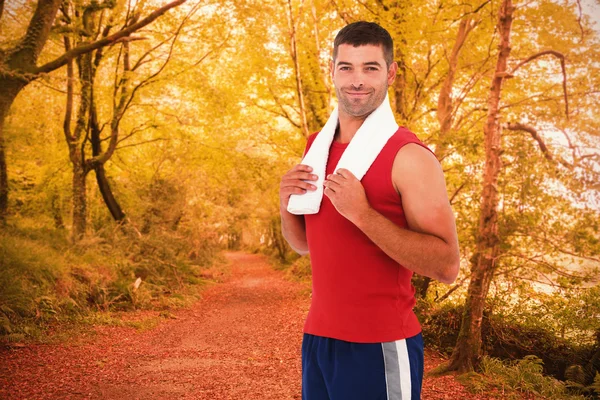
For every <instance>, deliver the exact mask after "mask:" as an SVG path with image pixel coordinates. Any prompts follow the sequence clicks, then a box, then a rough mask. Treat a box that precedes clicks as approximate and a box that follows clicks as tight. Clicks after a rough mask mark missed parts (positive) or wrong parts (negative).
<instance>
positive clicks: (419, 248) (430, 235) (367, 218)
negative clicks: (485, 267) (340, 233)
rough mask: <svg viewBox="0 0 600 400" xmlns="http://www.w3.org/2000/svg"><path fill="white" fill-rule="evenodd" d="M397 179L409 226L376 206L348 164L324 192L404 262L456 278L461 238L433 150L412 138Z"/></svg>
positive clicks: (398, 160)
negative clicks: (412, 140) (417, 143)
mask: <svg viewBox="0 0 600 400" xmlns="http://www.w3.org/2000/svg"><path fill="white" fill-rule="evenodd" d="M338 175H340V176H338ZM392 179H393V182H394V185H395V186H396V188H397V190H398V191H399V193H400V194H401V197H402V207H403V209H404V214H405V216H406V220H407V222H408V228H409V229H403V228H401V227H399V226H398V225H396V224H394V223H393V222H392V221H390V220H389V219H387V218H386V217H384V216H383V215H381V214H380V213H379V212H377V211H376V210H374V209H373V208H371V206H370V205H369V204H368V201H367V199H366V196H365V194H364V189H363V188H362V185H361V184H360V182H359V181H358V180H357V179H356V178H355V177H354V176H353V175H352V174H351V173H350V172H349V171H347V170H340V171H337V174H336V175H331V176H330V177H328V181H327V182H326V186H327V189H326V191H325V194H326V195H328V196H329V197H330V198H332V202H333V203H334V205H335V206H336V208H337V209H338V211H339V212H340V213H341V214H342V215H344V216H345V217H346V218H348V219H349V220H350V221H352V222H353V223H354V224H355V225H356V226H357V227H358V228H360V229H361V230H362V231H363V232H364V233H365V234H366V235H367V236H368V237H369V239H371V240H372V241H373V242H374V243H375V244H376V245H377V246H379V248H381V249H382V250H383V251H384V252H385V253H386V254H387V255H388V256H390V257H391V258H392V259H394V260H396V261H397V262H398V263H399V264H401V265H402V266H404V267H405V268H408V269H410V270H412V271H414V272H416V273H418V274H420V275H423V276H428V277H431V278H433V279H436V280H439V281H440V282H443V283H452V282H453V281H454V280H455V279H456V276H457V274H458V269H459V252H458V239H457V235H456V225H455V221H454V214H453V213H452V209H451V207H450V204H449V202H448V197H447V196H448V195H447V193H446V184H445V181H444V175H443V172H442V169H441V166H440V165H439V163H438V161H437V160H436V159H435V157H434V156H433V154H431V153H430V152H429V151H428V150H426V149H424V148H422V147H421V146H419V145H416V144H408V145H406V146H404V147H403V148H402V149H401V150H400V151H399V152H398V154H397V156H396V159H395V161H394V166H393V170H392Z"/></svg>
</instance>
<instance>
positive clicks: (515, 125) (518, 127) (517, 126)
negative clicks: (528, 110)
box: [504, 122, 573, 169]
mask: <svg viewBox="0 0 600 400" xmlns="http://www.w3.org/2000/svg"><path fill="white" fill-rule="evenodd" d="M504 127H505V128H506V129H508V130H511V131H523V132H527V133H529V134H530V135H531V137H532V138H533V139H534V140H535V141H536V142H538V145H539V147H540V150H541V151H542V153H544V157H546V159H547V160H548V161H550V162H552V163H554V162H555V160H554V157H552V154H550V150H548V146H546V143H545V142H544V140H543V139H542V137H541V136H540V135H539V133H538V131H537V129H535V128H534V127H533V126H531V125H526V124H522V123H520V122H509V123H508V124H506V125H505V126H504ZM558 161H559V162H560V163H561V164H562V165H564V166H565V167H567V168H568V169H573V164H570V163H568V162H567V161H565V160H564V159H562V158H560V159H559V160H558Z"/></svg>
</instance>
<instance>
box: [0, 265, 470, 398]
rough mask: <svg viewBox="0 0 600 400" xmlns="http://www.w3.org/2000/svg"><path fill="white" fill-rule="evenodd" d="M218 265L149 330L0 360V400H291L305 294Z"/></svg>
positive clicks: (457, 392) (441, 384)
mask: <svg viewBox="0 0 600 400" xmlns="http://www.w3.org/2000/svg"><path fill="white" fill-rule="evenodd" d="M227 258H228V259H229V260H230V261H231V274H230V276H229V278H227V279H226V280H225V282H223V283H221V284H217V285H215V286H213V287H211V288H209V289H207V290H206V291H205V292H204V294H203V298H202V300H200V301H199V302H197V303H196V304H195V305H194V306H192V307H191V308H189V309H185V310H180V311H177V312H176V313H175V317H176V318H174V319H170V320H166V321H164V322H161V323H160V324H159V325H158V326H157V327H156V328H154V329H151V330H147V331H141V332H140V331H137V330H135V329H133V328H124V327H107V326H99V327H96V328H95V330H96V332H97V334H96V335H94V337H93V339H89V340H79V341H78V342H77V343H74V344H73V343H71V344H61V345H28V346H27V347H25V348H17V349H2V350H0V399H83V398H85V399H128V400H132V399H207V400H208V399H210V400H221V399H245V400H253V399H255V400H259V399H260V400H268V399H277V400H284V399H300V344H301V340H302V333H301V332H302V324H303V321H304V318H305V316H306V312H307V311H308V306H309V302H310V299H309V295H308V293H307V291H306V290H305V289H304V288H303V287H302V285H300V284H297V283H293V282H289V281H287V280H285V279H284V278H283V277H282V275H281V273H280V272H277V271H274V270H273V269H272V268H271V267H270V266H269V265H268V264H267V262H266V261H265V259H264V258H262V257H260V256H257V255H249V254H243V253H228V254H227ZM437 363H439V360H437V359H434V358H431V357H428V360H427V361H426V364H427V368H426V369H430V368H432V367H433V366H434V365H437ZM475 398H476V397H474V396H473V397H472V395H469V394H467V393H465V391H464V389H463V388H462V387H461V386H460V385H458V384H457V383H456V381H455V380H454V378H453V377H450V376H448V377H442V378H428V379H427V380H426V381H425V383H424V393H423V399H424V400H425V399H429V400H438V399H475Z"/></svg>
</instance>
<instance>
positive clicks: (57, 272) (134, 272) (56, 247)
mask: <svg viewBox="0 0 600 400" xmlns="http://www.w3.org/2000/svg"><path fill="white" fill-rule="evenodd" d="M188 254H190V251H189V244H188V243H187V242H186V241H185V240H182V239H181V237H178V236H175V235H174V234H172V233H166V234H162V235H158V234H155V235H154V236H152V235H147V236H145V237H138V236H137V235H134V236H127V235H126V234H125V233H122V232H117V233H115V232H112V235H107V236H100V235H98V236H92V237H87V238H85V239H83V240H82V241H81V242H80V243H78V244H77V245H71V244H70V243H69V239H68V236H67V232H65V231H61V230H52V229H44V228H32V227H15V226H12V227H11V226H9V227H7V228H6V229H3V230H2V231H1V232H0V341H2V342H5V343H9V344H11V343H20V342H26V341H47V340H50V339H49V338H48V333H49V332H52V331H58V330H57V329H55V327H56V326H57V325H61V327H63V328H65V329H64V332H67V333H66V334H64V335H63V334H60V336H61V337H62V336H65V337H66V336H68V335H70V334H74V333H76V332H78V330H80V329H83V330H85V329H87V328H89V327H90V326H91V325H99V324H105V325H106V324H108V325H123V324H124V325H126V326H132V327H134V328H136V329H148V328H150V327H153V326H155V325H156V324H157V323H158V322H159V321H160V319H161V318H165V317H167V318H168V317H169V311H168V310H170V309H173V308H178V307H185V306H187V305H189V304H191V303H192V302H193V301H195V300H196V299H197V298H198V297H199V295H200V291H201V290H202V288H203V286H204V285H205V284H206V283H208V282H209V278H207V277H206V274H205V270H206V268H207V266H208V265H210V263H211V262H212V260H214V259H216V257H217V254H216V252H215V251H214V249H211V251H210V252H209V254H208V255H206V254H204V255H203V257H202V258H201V259H195V260H190V258H189V256H188ZM138 278H140V279H141V284H140V285H139V287H136V286H135V285H134V283H135V282H136V280H137V279H138ZM134 310H156V311H157V313H156V315H149V316H146V317H143V318H140V319H137V320H127V321H123V320H122V317H123V315H124V314H123V313H122V312H123V311H134ZM160 312H162V315H161V314H160ZM86 327H87V328H86ZM60 331H63V329H62V328H61V329H60ZM52 340H55V339H52Z"/></svg>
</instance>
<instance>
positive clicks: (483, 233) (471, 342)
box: [447, 0, 514, 373]
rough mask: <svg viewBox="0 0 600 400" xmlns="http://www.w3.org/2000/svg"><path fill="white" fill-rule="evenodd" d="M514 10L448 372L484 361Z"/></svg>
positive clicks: (500, 64)
mask: <svg viewBox="0 0 600 400" xmlns="http://www.w3.org/2000/svg"><path fill="white" fill-rule="evenodd" d="M513 12H514V7H513V6H512V1H511V0H504V2H503V4H502V6H501V8H500V15H499V19H498V32H499V34H500V45H499V49H500V51H499V54H498V61H497V63H496V73H495V74H494V77H493V80H492V86H491V89H490V94H489V98H488V116H487V121H486V124H485V125H484V134H485V153H486V162H485V169H484V176H483V193H482V198H481V214H480V217H479V228H478V235H477V250H476V253H475V255H474V257H473V264H472V267H471V282H470V283H469V290H468V292H467V299H466V302H465V310H464V314H463V318H462V324H461V328H460V333H459V335H458V340H457V342H456V347H455V348H454V351H453V353H452V358H451V359H450V363H449V365H448V367H447V369H448V370H451V371H458V372H461V373H462V372H467V371H472V370H473V369H474V368H476V367H477V366H478V364H479V362H480V360H481V356H482V351H481V322H482V319H483V309H484V306H485V299H486V297H487V294H488V291H489V288H490V283H491V282H492V278H493V276H494V272H495V269H496V260H497V259H498V255H499V249H498V242H499V239H498V212H497V207H498V189H497V188H498V186H497V183H498V174H499V173H500V169H501V167H502V166H501V160H500V154H501V143H500V139H501V131H500V124H499V121H498V119H499V111H498V105H499V103H500V95H501V90H502V82H503V80H504V76H505V75H506V64H507V60H508V56H509V55H510V29H511V24H512V14H513Z"/></svg>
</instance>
